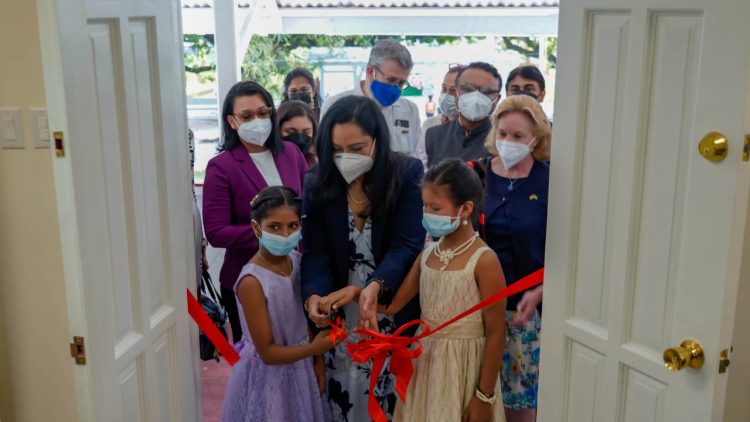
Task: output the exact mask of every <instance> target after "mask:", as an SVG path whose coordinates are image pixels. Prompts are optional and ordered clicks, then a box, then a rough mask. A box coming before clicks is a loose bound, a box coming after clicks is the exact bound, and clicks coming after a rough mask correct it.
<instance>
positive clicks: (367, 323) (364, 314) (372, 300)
mask: <svg viewBox="0 0 750 422" xmlns="http://www.w3.org/2000/svg"><path fill="white" fill-rule="evenodd" d="M378 295H380V283H370V284H368V285H367V286H365V288H364V289H362V291H361V292H360V294H359V328H363V329H365V330H374V331H378Z"/></svg>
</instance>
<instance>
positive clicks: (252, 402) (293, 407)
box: [221, 252, 330, 422]
mask: <svg viewBox="0 0 750 422" xmlns="http://www.w3.org/2000/svg"><path fill="white" fill-rule="evenodd" d="M289 256H290V257H291V258H292V264H293V267H294V270H293V272H292V276H291V277H282V276H280V275H278V274H276V273H274V272H271V271H269V270H266V269H265V268H262V267H260V266H258V265H255V264H247V265H245V266H244V267H243V268H242V271H241V272H240V276H239V278H238V280H240V279H241V278H242V277H244V276H246V275H248V274H250V275H253V276H254V277H255V278H257V279H258V281H259V282H260V285H261V287H262V288H263V294H264V295H265V296H266V303H267V305H268V316H269V318H270V320H271V330H272V331H273V340H274V342H275V343H276V344H278V345H285V346H294V345H301V344H306V343H308V339H309V337H308V333H307V321H306V319H305V314H304V311H303V309H302V303H301V300H300V292H299V263H300V255H299V253H297V252H292V253H291V254H290V255H289ZM234 290H235V294H236V293H237V284H235V285H234ZM237 307H238V308H239V313H240V315H241V316H242V315H244V311H243V310H242V304H241V303H240V301H239V299H238V300H237ZM240 321H241V323H242V341H241V342H240V344H238V345H236V346H235V347H237V348H238V349H240V360H239V362H237V363H236V364H235V365H234V367H233V368H232V375H231V376H230V377H229V381H228V382H227V390H226V393H225V394H224V409H223V411H222V415H221V420H222V421H223V422H255V421H290V422H291V421H295V422H320V421H328V420H330V410H329V408H328V409H324V399H322V398H321V397H320V390H319V389H318V383H317V381H316V380H315V375H314V373H313V367H312V358H307V359H303V360H300V361H297V362H293V363H290V364H286V365H273V366H272V365H266V364H265V363H263V361H262V360H261V358H260V356H258V353H257V352H256V351H255V346H254V345H253V342H252V340H251V339H250V332H249V331H248V329H247V322H246V321H245V318H240ZM325 406H328V404H327V401H325Z"/></svg>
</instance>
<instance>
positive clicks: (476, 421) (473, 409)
mask: <svg viewBox="0 0 750 422" xmlns="http://www.w3.org/2000/svg"><path fill="white" fill-rule="evenodd" d="M491 420H492V405H491V404H488V403H485V402H483V401H481V400H479V398H478V397H476V396H474V397H472V398H471V401H470V402H469V405H468V406H466V409H464V416H463V417H462V418H461V422H489V421H491Z"/></svg>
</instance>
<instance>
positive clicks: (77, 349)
mask: <svg viewBox="0 0 750 422" xmlns="http://www.w3.org/2000/svg"><path fill="white" fill-rule="evenodd" d="M70 356H71V357H73V358H75V360H76V365H85V364H86V348H85V346H84V341H83V337H80V336H75V337H73V342H72V343H70Z"/></svg>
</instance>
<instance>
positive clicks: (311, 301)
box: [307, 295, 328, 327]
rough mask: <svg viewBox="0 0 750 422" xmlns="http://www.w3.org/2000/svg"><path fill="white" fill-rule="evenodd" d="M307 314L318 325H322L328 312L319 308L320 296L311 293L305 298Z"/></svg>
mask: <svg viewBox="0 0 750 422" xmlns="http://www.w3.org/2000/svg"><path fill="white" fill-rule="evenodd" d="M307 314H308V315H309V316H310V319H311V320H313V322H314V323H315V325H317V326H318V327H321V326H323V325H324V323H325V322H326V320H327V319H328V312H323V311H322V310H321V309H320V296H318V295H312V296H310V297H309V298H307Z"/></svg>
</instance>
